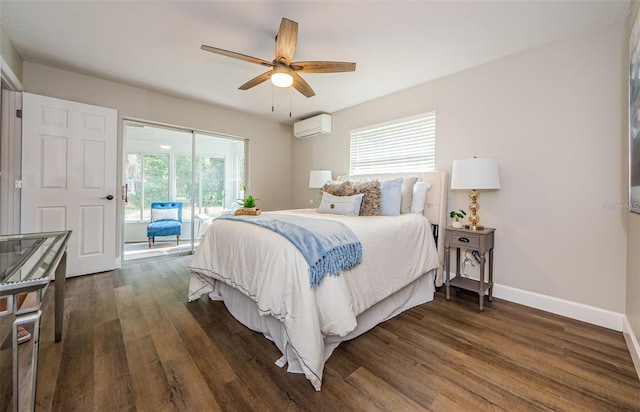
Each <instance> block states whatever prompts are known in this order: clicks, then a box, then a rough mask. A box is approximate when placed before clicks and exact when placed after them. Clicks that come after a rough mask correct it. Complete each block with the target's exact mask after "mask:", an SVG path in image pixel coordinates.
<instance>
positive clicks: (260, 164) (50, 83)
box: [23, 62, 292, 250]
mask: <svg viewBox="0 0 640 412" xmlns="http://www.w3.org/2000/svg"><path fill="white" fill-rule="evenodd" d="M23 84H24V88H25V91H27V92H30V93H35V94H40V95H45V96H50V97H56V98H60V99H66V100H72V101H77V102H81V103H87V104H93V105H98V106H105V107H111V108H114V109H116V110H118V151H119V153H123V150H122V133H123V124H122V119H123V117H126V118H135V119H142V120H148V121H151V122H159V123H164V124H169V125H173V126H179V127H184V128H192V129H195V130H202V131H209V132H215V133H220V134H225V135H231V136H237V137H243V138H247V139H249V147H248V151H247V153H246V162H247V164H248V165H249V171H248V176H247V177H248V181H247V188H248V192H247V193H250V194H252V195H254V196H255V197H257V198H259V199H260V203H259V206H260V207H261V208H262V209H264V210H277V209H288V208H290V207H291V163H290V159H291V140H290V139H291V130H292V127H291V126H288V125H282V124H279V123H276V122H274V121H269V120H268V119H264V118H260V117H257V116H253V115H249V114H246V113H240V112H236V111H233V110H228V109H225V108H220V107H215V106H211V105H207V104H203V103H199V102H195V101H191V100H186V99H181V98H178V97H173V96H169V95H165V94H161V93H156V92H151V91H148V90H144V89H141V88H137V87H131V86H127V85H124V84H120V83H115V82H111V81H107V80H102V79H98V78H95V77H89V76H84V75H79V74H76V73H72V72H68V71H64V70H59V69H54V68H51V67H48V66H42V65H39V64H35V63H31V62H25V63H24V66H23ZM273 159H278V160H277V161H274V160H273ZM121 171H122V164H121V163H119V164H118V181H119V182H122V172H121ZM120 237H121V234H120V230H119V232H118V239H119V238H120ZM118 250H119V248H118Z"/></svg>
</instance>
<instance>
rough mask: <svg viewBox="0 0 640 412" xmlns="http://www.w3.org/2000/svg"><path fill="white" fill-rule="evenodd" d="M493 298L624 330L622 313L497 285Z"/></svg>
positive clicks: (494, 286) (619, 330)
mask: <svg viewBox="0 0 640 412" xmlns="http://www.w3.org/2000/svg"><path fill="white" fill-rule="evenodd" d="M493 296H495V297H496V298H500V299H504V300H508V301H510V302H514V303H519V304H521V305H525V306H529V307H532V308H535V309H540V310H544V311H546V312H551V313H555V314H556V315H561V316H566V317H568V318H571V319H576V320H579V321H582V322H587V323H590V324H592V325H597V326H602V327H604V328H607V329H613V330H615V331H618V332H622V330H623V323H624V321H625V316H624V314H622V313H617V312H612V311H609V310H604V309H601V308H597V307H595V306H589V305H584V304H582V303H576V302H571V301H569V300H564V299H559V298H555V297H552V296H547V295H542V294H539V293H535V292H529V291H526V290H522V289H516V288H512V287H510V286H504V285H499V284H495V283H494V285H493ZM636 345H637V341H636ZM636 347H637V346H636ZM636 367H637V366H636Z"/></svg>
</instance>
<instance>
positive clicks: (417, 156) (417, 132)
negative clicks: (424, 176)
mask: <svg viewBox="0 0 640 412" xmlns="http://www.w3.org/2000/svg"><path fill="white" fill-rule="evenodd" d="M350 135H351V156H350V160H351V165H350V168H349V169H350V170H349V173H350V174H363V173H393V172H418V171H420V172H430V171H433V170H434V168H435V158H436V112H435V111H434V112H429V113H423V114H420V115H417V116H411V117H407V118H404V119H399V120H394V121H391V122H386V123H381V124H376V125H373V126H367V127H363V128H360V129H356V130H352V131H351V132H350Z"/></svg>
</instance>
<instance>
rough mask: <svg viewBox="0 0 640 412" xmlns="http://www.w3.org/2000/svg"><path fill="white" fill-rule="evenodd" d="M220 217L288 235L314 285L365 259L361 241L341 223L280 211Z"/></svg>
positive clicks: (286, 236)
mask: <svg viewBox="0 0 640 412" xmlns="http://www.w3.org/2000/svg"><path fill="white" fill-rule="evenodd" d="M218 219H228V220H237V221H239V222H246V223H251V224H254V225H258V226H260V227H263V228H265V229H269V230H272V231H274V232H276V233H278V234H280V235H282V236H284V237H285V238H287V239H288V240H289V241H290V242H291V243H293V245H294V246H295V247H296V248H298V250H299V251H300V252H301V253H302V256H304V258H305V260H306V261H307V263H308V264H309V280H310V283H311V287H312V288H314V287H316V286H318V285H319V284H320V282H322V280H323V279H324V277H325V276H326V275H337V274H338V273H340V272H341V271H343V270H348V269H351V268H353V267H355V266H357V265H358V264H360V263H361V262H362V244H361V243H360V241H359V240H358V238H357V237H356V235H355V233H353V231H352V230H351V229H350V228H349V227H347V226H346V225H344V224H342V223H340V222H335V221H333V220H327V219H313V218H306V217H301V216H293V215H281V214H267V215H265V214H262V215H259V216H242V215H239V216H234V215H222V216H220V217H218Z"/></svg>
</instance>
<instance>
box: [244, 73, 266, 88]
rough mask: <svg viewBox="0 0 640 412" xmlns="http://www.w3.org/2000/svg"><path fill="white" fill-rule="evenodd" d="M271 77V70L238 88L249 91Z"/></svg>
mask: <svg viewBox="0 0 640 412" xmlns="http://www.w3.org/2000/svg"><path fill="white" fill-rule="evenodd" d="M270 77H271V70H269V71H268V72H264V73H262V74H261V75H260V76H256V77H254V78H253V79H251V80H249V81H248V82H246V83H245V84H243V85H242V86H240V87H238V89H240V90H249V89H250V88H252V87H254V86H257V85H259V84H260V83H264V82H266V81H267V80H269V78H270Z"/></svg>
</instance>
